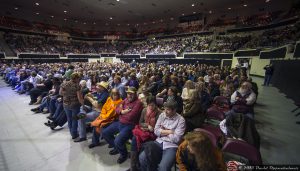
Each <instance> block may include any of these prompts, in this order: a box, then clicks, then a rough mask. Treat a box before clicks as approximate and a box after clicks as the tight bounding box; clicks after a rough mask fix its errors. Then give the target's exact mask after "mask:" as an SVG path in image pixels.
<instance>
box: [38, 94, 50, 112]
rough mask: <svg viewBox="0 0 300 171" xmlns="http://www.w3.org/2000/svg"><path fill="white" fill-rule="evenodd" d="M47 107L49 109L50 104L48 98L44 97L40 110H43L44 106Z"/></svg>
mask: <svg viewBox="0 0 300 171" xmlns="http://www.w3.org/2000/svg"><path fill="white" fill-rule="evenodd" d="M45 107H46V108H47V109H48V110H49V104H48V100H47V97H44V98H43V100H42V103H41V105H40V106H39V111H41V112H42V111H43V110H44V108H45Z"/></svg>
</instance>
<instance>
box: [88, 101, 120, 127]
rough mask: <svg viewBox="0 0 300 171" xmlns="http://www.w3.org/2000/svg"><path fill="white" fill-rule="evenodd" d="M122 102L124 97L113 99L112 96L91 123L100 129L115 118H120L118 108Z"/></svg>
mask: <svg viewBox="0 0 300 171" xmlns="http://www.w3.org/2000/svg"><path fill="white" fill-rule="evenodd" d="M121 102H122V99H119V100H117V101H113V100H112V98H111V97H109V98H108V99H107V100H106V102H105V103H104V105H103V107H102V109H101V112H100V115H99V116H98V117H97V118H96V119H95V120H94V121H93V122H92V123H91V125H92V126H94V127H96V130H99V128H101V127H103V126H105V125H107V124H110V123H112V122H113V121H114V120H116V119H117V118H118V114H117V113H116V108H117V106H118V105H119V104H120V103H121ZM97 128H98V129H97Z"/></svg>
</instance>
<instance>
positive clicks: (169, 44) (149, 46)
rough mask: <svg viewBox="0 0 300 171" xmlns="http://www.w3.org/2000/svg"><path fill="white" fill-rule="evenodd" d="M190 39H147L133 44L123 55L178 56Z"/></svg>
mask: <svg viewBox="0 0 300 171" xmlns="http://www.w3.org/2000/svg"><path fill="white" fill-rule="evenodd" d="M191 39H192V37H183V38H180V37H177V38H172V39H159V40H155V39H149V40H146V41H142V42H139V43H134V44H132V45H131V46H128V48H127V49H126V50H125V51H124V52H123V53H124V54H180V53H182V52H183V50H184V49H185V48H186V46H187V45H188V44H189V43H190V42H191Z"/></svg>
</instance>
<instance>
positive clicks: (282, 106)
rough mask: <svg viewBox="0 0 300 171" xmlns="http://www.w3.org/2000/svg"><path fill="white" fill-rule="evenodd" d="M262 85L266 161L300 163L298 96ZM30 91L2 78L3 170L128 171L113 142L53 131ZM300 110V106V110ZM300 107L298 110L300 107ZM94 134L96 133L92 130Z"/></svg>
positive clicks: (260, 121) (260, 119) (259, 112)
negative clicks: (24, 91)
mask: <svg viewBox="0 0 300 171" xmlns="http://www.w3.org/2000/svg"><path fill="white" fill-rule="evenodd" d="M254 81H256V82H257V83H258V85H259V98H258V105H257V106H256V107H255V111H256V116H255V119H256V122H257V128H258V131H259V133H260V135H261V153H262V157H263V162H264V163H265V164H299V163H300V158H299V157H298V155H297V154H298V153H299V152H300V147H299V145H298V142H300V141H299V140H300V137H299V134H298V133H297V132H299V131H300V125H297V124H296V121H300V117H299V118H296V117H295V116H294V113H291V112H290V111H291V110H292V109H294V108H295V105H294V104H293V102H292V100H289V99H287V98H285V96H284V94H281V93H279V91H278V89H276V88H274V87H261V86H260V85H261V83H262V79H261V78H254ZM28 103H29V97H28V96H26V95H18V94H16V93H15V92H13V91H12V90H11V89H10V88H9V87H7V86H6V84H5V83H4V82H3V81H2V80H1V81H0V170H1V171H2V170H11V171H20V170H49V171H56V170H57V171H61V170H70V171H76V170H99V171H104V170H106V171H123V170H126V169H127V168H128V167H129V160H127V161H126V162H125V163H123V164H121V165H119V164H117V162H116V160H117V157H118V156H110V155H109V154H108V151H109V149H108V148H107V145H105V146H101V147H96V148H94V149H89V148H88V144H89V143H90V142H91V138H90V137H89V140H88V141H86V142H82V143H74V142H73V141H72V140H71V139H70V135H69V132H68V129H67V128H66V126H65V127H64V128H63V129H62V130H59V131H51V130H50V129H48V128H46V127H45V126H44V124H43V123H44V122H46V121H47V120H46V116H47V115H44V114H33V113H32V112H31V111H30V109H31V108H33V107H34V106H29V105H28ZM297 112H300V110H299V111H297ZM297 112H296V113H297ZM90 136H91V135H90Z"/></svg>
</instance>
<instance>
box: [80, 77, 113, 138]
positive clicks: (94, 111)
mask: <svg viewBox="0 0 300 171" xmlns="http://www.w3.org/2000/svg"><path fill="white" fill-rule="evenodd" d="M108 96H109V93H108V82H105V81H101V82H100V83H97V86H96V93H93V94H90V93H89V94H87V95H86V96H85V98H84V99H85V100H87V101H89V102H90V103H91V104H92V108H89V107H86V106H84V107H81V108H80V113H79V114H78V115H77V118H76V119H79V122H78V128H79V139H77V140H75V141H74V142H81V141H85V140H86V122H89V121H93V120H95V119H96V118H97V117H98V115H99V113H100V111H101V108H102V106H103V105H104V103H105V102H106V100H107V98H108ZM86 108H87V109H86Z"/></svg>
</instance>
